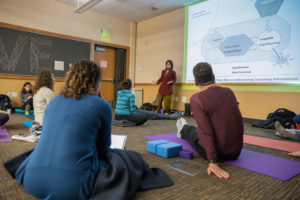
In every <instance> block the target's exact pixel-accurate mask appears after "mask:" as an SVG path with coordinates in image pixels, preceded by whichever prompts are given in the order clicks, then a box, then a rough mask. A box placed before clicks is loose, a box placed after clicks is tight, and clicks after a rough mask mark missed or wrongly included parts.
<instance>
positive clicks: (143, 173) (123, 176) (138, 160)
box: [4, 149, 174, 200]
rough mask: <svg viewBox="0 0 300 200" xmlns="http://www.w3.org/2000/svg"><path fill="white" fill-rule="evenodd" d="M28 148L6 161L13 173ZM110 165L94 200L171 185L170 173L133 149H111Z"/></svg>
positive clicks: (99, 180) (99, 181) (126, 196)
mask: <svg viewBox="0 0 300 200" xmlns="http://www.w3.org/2000/svg"><path fill="white" fill-rule="evenodd" d="M31 152H32V150H31V151H27V152H25V153H23V154H21V155H19V156H17V157H15V158H13V159H11V160H9V161H7V162H5V163H4V166H5V168H6V169H7V171H8V172H9V173H10V175H11V176H12V177H13V178H15V172H16V171H17V169H18V167H19V166H20V165H21V163H22V162H23V161H24V160H25V159H26V158H27V157H28V156H29V155H30V153H31ZM106 162H107V163H108V165H109V166H108V167H107V168H105V169H104V170H102V171H101V172H100V174H99V175H98V177H97V180H96V183H95V186H94V190H93V193H92V195H91V197H90V199H91V200H96V199H98V200H102V199H109V200H123V199H124V200H125V199H130V198H131V197H132V196H133V195H134V193H135V192H136V191H138V190H148V189H152V188H160V187H167V186H172V185H173V184H174V183H173V181H172V180H171V179H170V178H169V176H168V175H167V174H166V173H165V172H164V171H163V170H161V169H159V168H149V166H148V164H147V163H146V162H145V161H144V160H143V158H142V156H141V155H140V154H139V153H137V152H134V151H129V150H118V149H111V150H109V151H108V153H107V155H106Z"/></svg>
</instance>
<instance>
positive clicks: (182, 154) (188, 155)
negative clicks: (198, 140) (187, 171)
mask: <svg viewBox="0 0 300 200" xmlns="http://www.w3.org/2000/svg"><path fill="white" fill-rule="evenodd" d="M179 157H180V158H183V159H187V160H191V159H193V153H192V152H190V151H180V152H179Z"/></svg>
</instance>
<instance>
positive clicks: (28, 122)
mask: <svg viewBox="0 0 300 200" xmlns="http://www.w3.org/2000/svg"><path fill="white" fill-rule="evenodd" d="M34 122H35V121H23V122H22V123H23V124H24V125H25V126H27V127H28V128H31V127H32V124H33V123H34Z"/></svg>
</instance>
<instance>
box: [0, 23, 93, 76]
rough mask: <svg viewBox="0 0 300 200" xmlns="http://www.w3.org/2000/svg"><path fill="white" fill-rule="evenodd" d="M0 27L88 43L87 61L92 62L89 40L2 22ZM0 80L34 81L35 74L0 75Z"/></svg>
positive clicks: (91, 46) (91, 44) (91, 49)
mask: <svg viewBox="0 0 300 200" xmlns="http://www.w3.org/2000/svg"><path fill="white" fill-rule="evenodd" d="M0 27H4V28H10V29H15V30H19V31H25V32H30V33H34V34H39V35H41V36H44V37H56V38H59V39H66V40H77V41H79V42H86V43H89V46H90V51H89V55H90V58H89V59H91V60H93V53H94V51H93V45H94V41H92V40H90V39H85V38H81V37H76V36H71V35H66V34H61V33H54V32H49V31H43V30H39V29H34V28H29V27H24V26H19V25H13V24H8V23H3V22H0ZM0 78H2V79H19V80H35V79H36V75H35V74H33V75H23V74H22V75H21V74H9V73H8V74H0ZM56 81H64V78H63V77H60V78H56Z"/></svg>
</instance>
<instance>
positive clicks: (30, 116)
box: [18, 113, 34, 120]
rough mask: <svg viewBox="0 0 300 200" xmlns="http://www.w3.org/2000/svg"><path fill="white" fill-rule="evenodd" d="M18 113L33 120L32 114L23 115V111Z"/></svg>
mask: <svg viewBox="0 0 300 200" xmlns="http://www.w3.org/2000/svg"><path fill="white" fill-rule="evenodd" d="M18 114H19V115H23V116H24V117H27V118H28V119H31V120H34V114H29V115H25V114H24V113H18Z"/></svg>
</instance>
